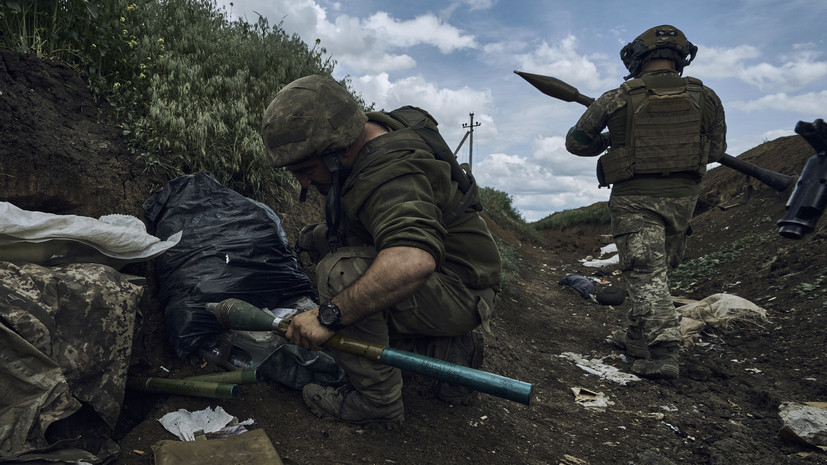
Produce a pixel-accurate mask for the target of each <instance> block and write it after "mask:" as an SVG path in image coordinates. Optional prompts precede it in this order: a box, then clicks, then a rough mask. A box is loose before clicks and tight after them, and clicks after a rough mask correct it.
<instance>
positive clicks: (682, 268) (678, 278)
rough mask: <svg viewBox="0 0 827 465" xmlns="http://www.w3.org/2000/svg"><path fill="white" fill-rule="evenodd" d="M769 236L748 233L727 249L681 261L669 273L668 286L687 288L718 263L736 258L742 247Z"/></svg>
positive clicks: (710, 274)
mask: <svg viewBox="0 0 827 465" xmlns="http://www.w3.org/2000/svg"><path fill="white" fill-rule="evenodd" d="M771 236H772V234H771V233H764V234H750V235H748V236H744V237H742V238H740V239H738V240H737V241H735V243H734V244H732V248H730V249H729V250H725V251H718V252H713V253H711V254H709V255H704V256H703V257H698V258H696V259H694V260H690V261H688V262H685V263H681V264H680V265H679V266H678V267H677V268H675V269H674V270H673V271H672V273H671V274H670V275H669V283H670V286H671V287H672V289H673V290H680V291H686V290H689V289H691V287H692V285H693V284H694V283H696V282H698V281H700V280H703V279H706V278H707V277H709V276H712V275H714V274H715V273H716V272H717V269H718V266H719V265H721V264H723V263H727V262H730V261H732V260H735V259H737V258H738V256H739V255H740V254H741V252H742V251H743V250H744V249H748V248H750V247H756V246H758V245H760V244H763V243H764V242H767V241H769V240H770V238H771Z"/></svg>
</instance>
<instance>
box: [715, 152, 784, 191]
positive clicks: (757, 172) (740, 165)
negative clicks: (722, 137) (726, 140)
mask: <svg viewBox="0 0 827 465" xmlns="http://www.w3.org/2000/svg"><path fill="white" fill-rule="evenodd" d="M718 163H720V164H722V165H724V166H726V167H728V168H732V169H734V170H736V171H740V172H742V173H744V174H746V175H749V176H752V177H753V178H755V179H757V180H759V181H761V182H762V183H764V184H766V185H768V186H770V187H772V188H773V189H775V190H776V191H778V192H784V191H785V190H787V188H788V187H790V186H792V185H793V184H795V181H796V177H795V176H788V175H786V174H781V173H776V172H775V171H770V170H766V169H764V168H760V167H758V166H756V165H753V164H752V163H750V162H748V161H744V160H740V159H738V158H736V157H733V156H732V155H728V154H726V153H725V154H724V156H722V157H721V159H720V160H718Z"/></svg>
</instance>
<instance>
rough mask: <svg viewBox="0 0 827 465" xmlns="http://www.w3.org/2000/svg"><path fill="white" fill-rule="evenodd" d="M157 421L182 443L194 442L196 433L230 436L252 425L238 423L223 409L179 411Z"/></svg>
mask: <svg viewBox="0 0 827 465" xmlns="http://www.w3.org/2000/svg"><path fill="white" fill-rule="evenodd" d="M158 421H160V422H161V424H162V425H164V428H166V430H167V431H169V432H170V433H172V434H174V435H176V436H177V437H178V439H180V440H182V441H194V440H195V432H196V431H204V433H205V434H208V433H221V434H222V435H223V436H231V435H233V434H239V433H243V432H245V431H247V429H246V428H244V426H247V425H252V424H253V419H252V418H250V419H248V420H246V421H243V422H240V423H239V421H238V418H236V417H234V416H232V415H230V414H229V413H227V412H225V411H224V409H223V408H221V407H220V406H219V407H216V408H215V410H213V409H212V407H207V408H206V409H204V410H199V411H197V412H189V411H187V410H184V409H179V410H178V411H177V412H171V413H167V414H166V415H164V416H163V417H161V418H160V419H158Z"/></svg>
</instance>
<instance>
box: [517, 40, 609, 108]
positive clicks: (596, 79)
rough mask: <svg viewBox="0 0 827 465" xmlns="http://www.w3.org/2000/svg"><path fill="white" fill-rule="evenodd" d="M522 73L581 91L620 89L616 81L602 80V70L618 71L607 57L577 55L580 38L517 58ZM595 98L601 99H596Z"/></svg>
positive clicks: (545, 47)
mask: <svg viewBox="0 0 827 465" xmlns="http://www.w3.org/2000/svg"><path fill="white" fill-rule="evenodd" d="M516 60H517V62H518V63H517V64H518V66H520V68H521V71H527V72H530V73H534V74H543V75H547V76H553V77H556V78H558V79H562V80H563V81H566V82H569V83H571V84H572V85H574V86H575V87H578V88H580V89H591V90H593V89H604V90H605V89H609V88H611V87H616V86H617V85H618V82H617V78H616V77H609V78H602V79H601V78H600V73H599V72H598V70H601V69H602V70H606V69H608V70H614V69H616V67H615V66H614V65H612V64H609V63H608V60H607V58H606V56H605V55H593V56H583V55H580V54H578V53H577V38H576V37H574V36H572V35H569V36H567V37H566V38H564V39H563V40H562V41H560V42H559V43H557V44H552V45H549V44H548V43H547V42H545V41H543V42H542V43H541V44H540V46H539V47H537V48H536V49H535V50H532V51H531V52H529V53H526V54H521V55H517V56H516ZM592 97H597V96H596V95H593V96H592Z"/></svg>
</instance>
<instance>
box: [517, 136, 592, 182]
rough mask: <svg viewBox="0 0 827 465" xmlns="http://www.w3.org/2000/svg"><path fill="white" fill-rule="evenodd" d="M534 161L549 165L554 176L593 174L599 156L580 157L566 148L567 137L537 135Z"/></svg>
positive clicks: (586, 175)
mask: <svg viewBox="0 0 827 465" xmlns="http://www.w3.org/2000/svg"><path fill="white" fill-rule="evenodd" d="M532 153H533V157H532V162H534V163H537V164H539V165H543V166H546V167H548V169H549V170H550V171H551V172H552V173H553V174H554V176H585V177H588V176H593V175H594V172H595V171H594V170H595V164H596V163H597V158H595V157H578V156H576V155H572V154H571V153H569V151H568V150H566V138H565V137H561V136H553V137H537V138H536V139H534V146H533V148H532Z"/></svg>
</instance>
